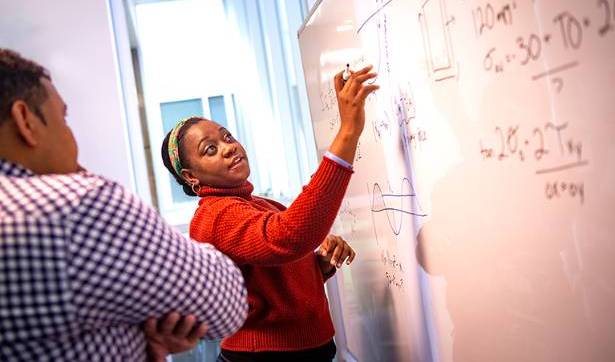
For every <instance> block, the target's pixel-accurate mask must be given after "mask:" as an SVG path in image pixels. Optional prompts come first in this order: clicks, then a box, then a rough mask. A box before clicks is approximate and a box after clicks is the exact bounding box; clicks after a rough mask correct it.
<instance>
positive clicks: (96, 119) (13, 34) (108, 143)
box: [0, 0, 147, 196]
mask: <svg viewBox="0 0 615 362" xmlns="http://www.w3.org/2000/svg"><path fill="white" fill-rule="evenodd" d="M114 44H115V42H114V35H113V30H112V25H111V17H110V9H109V5H108V2H107V1H104V0H79V1H75V0H54V1H48V0H20V1H14V0H0V47H6V48H11V49H13V50H16V51H18V52H20V53H21V54H22V55H23V56H25V57H27V58H30V59H33V60H35V61H37V62H38V63H40V64H42V65H43V66H45V67H46V68H47V69H49V71H50V72H51V76H52V79H53V82H54V84H55V86H56V87H57V88H58V90H59V92H60V94H61V95H62V96H63V98H64V100H65V102H66V103H67V104H68V114H69V117H68V122H69V124H70V126H71V128H72V129H73V132H74V134H75V137H76V138H77V143H78V144H79V161H80V163H81V164H82V165H83V166H84V167H86V168H88V169H89V170H91V171H93V172H95V173H98V174H102V175H104V176H106V177H108V178H110V179H112V180H115V181H118V182H120V183H121V184H123V185H125V186H126V187H128V188H129V189H131V190H133V191H136V189H137V187H136V184H137V182H135V176H134V172H133V166H132V156H131V150H130V144H129V140H128V133H127V132H128V131H127V126H126V117H125V114H126V113H125V108H124V100H123V98H122V97H123V94H122V90H121V84H120V77H119V70H118V66H117V60H116V50H115V45H114ZM139 184H141V183H139ZM140 194H141V196H147V192H145V193H142V192H140Z"/></svg>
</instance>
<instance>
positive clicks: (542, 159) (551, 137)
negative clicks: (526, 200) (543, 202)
mask: <svg viewBox="0 0 615 362" xmlns="http://www.w3.org/2000/svg"><path fill="white" fill-rule="evenodd" d="M568 126H569V124H568V123H567V122H564V123H561V124H557V123H553V122H546V123H545V124H544V125H543V126H542V127H534V128H527V129H525V128H521V127H520V126H519V125H509V126H496V127H495V128H494V130H493V134H492V135H491V136H490V137H487V138H485V139H480V140H479V147H480V154H481V155H482V158H483V160H496V161H501V162H511V161H517V162H529V161H533V162H534V163H535V164H536V165H537V167H536V170H535V174H536V175H544V174H553V173H557V172H562V171H567V170H571V169H574V168H581V167H585V166H587V165H588V164H589V160H587V159H586V158H585V157H584V155H583V142H582V141H580V140H578V139H576V138H575V136H574V134H572V133H571V132H569V130H568ZM545 195H546V197H547V199H549V200H551V199H553V198H559V197H562V196H564V195H569V196H571V197H577V198H578V199H579V200H580V202H581V203H583V202H584V195H585V192H584V185H583V183H582V182H580V183H570V182H566V181H564V182H561V181H555V182H554V181H548V182H547V183H546V186H545Z"/></svg>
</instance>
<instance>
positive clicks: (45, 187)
mask: <svg viewBox="0 0 615 362" xmlns="http://www.w3.org/2000/svg"><path fill="white" fill-rule="evenodd" d="M0 184H1V185H0V186H3V187H0V196H2V197H1V199H3V201H2V202H1V203H2V204H4V203H6V204H7V205H3V206H8V207H5V208H4V209H5V210H14V212H13V215H12V216H14V217H18V218H19V214H21V215H22V216H30V217H35V218H36V217H38V215H43V214H44V215H47V216H53V215H56V216H60V215H65V214H67V213H70V212H71V210H72V209H74V208H75V207H77V206H78V205H80V204H81V203H82V202H83V200H84V199H85V198H87V197H88V195H92V197H98V196H99V195H101V194H103V193H105V192H104V191H105V190H107V193H108V194H109V195H110V196H111V195H116V196H117V195H118V194H120V195H122V196H124V197H127V196H128V194H130V193H129V192H127V191H126V190H125V189H124V187H123V186H121V185H120V184H118V183H116V182H114V181H111V180H109V179H106V178H104V177H102V176H99V175H95V174H92V173H89V172H77V173H71V174H49V175H32V176H28V177H2V178H0ZM4 193H6V195H2V194H4ZM8 204H12V205H8Z"/></svg>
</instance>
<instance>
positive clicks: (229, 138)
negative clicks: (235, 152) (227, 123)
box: [224, 133, 233, 142]
mask: <svg viewBox="0 0 615 362" xmlns="http://www.w3.org/2000/svg"><path fill="white" fill-rule="evenodd" d="M224 141H225V142H233V136H232V135H231V134H230V133H227V134H226V135H225V136H224Z"/></svg>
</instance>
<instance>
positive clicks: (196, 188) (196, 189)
mask: <svg viewBox="0 0 615 362" xmlns="http://www.w3.org/2000/svg"><path fill="white" fill-rule="evenodd" d="M190 188H191V189H192V192H194V194H195V195H198V194H199V192H200V191H201V185H199V184H198V183H194V184H192V185H190Z"/></svg>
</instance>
